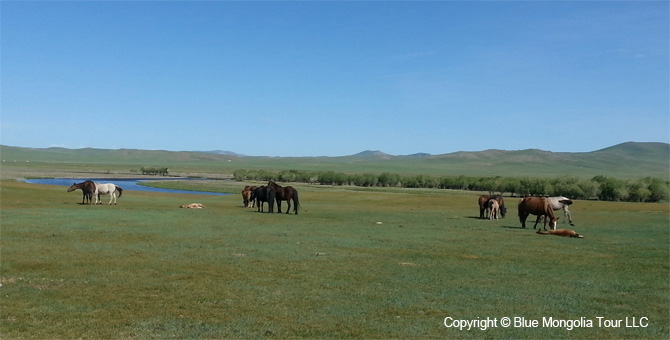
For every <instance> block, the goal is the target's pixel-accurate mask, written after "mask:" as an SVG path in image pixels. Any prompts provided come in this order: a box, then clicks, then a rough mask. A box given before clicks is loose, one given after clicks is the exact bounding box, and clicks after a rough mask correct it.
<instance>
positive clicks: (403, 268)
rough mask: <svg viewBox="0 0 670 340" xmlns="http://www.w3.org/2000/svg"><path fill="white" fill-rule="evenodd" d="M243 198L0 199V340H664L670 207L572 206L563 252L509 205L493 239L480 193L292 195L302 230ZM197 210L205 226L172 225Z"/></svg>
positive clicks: (55, 190) (316, 190) (7, 195)
mask: <svg viewBox="0 0 670 340" xmlns="http://www.w3.org/2000/svg"><path fill="white" fill-rule="evenodd" d="M244 184H245V183H236V182H231V181H204V180H203V181H188V182H179V183H176V184H172V185H177V186H182V187H183V186H185V187H187V188H192V189H193V188H195V189H208V190H215V191H224V192H234V193H235V194H234V195H230V196H209V195H186V194H161V193H152V192H138V191H130V190H126V191H124V193H123V196H122V197H121V198H119V200H118V202H119V203H118V205H116V206H108V205H98V206H87V205H80V204H78V203H79V202H81V192H80V191H77V192H71V193H68V192H66V191H65V189H66V188H64V187H61V186H49V185H37V184H26V183H23V182H18V181H15V180H11V179H5V180H2V181H0V223H1V227H2V229H1V232H2V233H1V241H0V242H1V243H0V244H1V249H2V253H1V258H0V260H1V262H0V264H1V267H0V269H1V271H0V283H2V286H1V287H0V297H1V298H0V337H2V338H3V339H75V338H82V339H85V338H92V339H103V338H112V339H117V338H123V339H151V338H155V339H170V338H176V339H188V338H199V339H200V338H209V339H223V338H245V339H246V338H366V339H368V338H405V339H416V338H426V339H427V338H430V339H436V338H440V339H450V338H475V339H480V338H515V339H519V338H527V339H529V338H530V339H536V338H592V339H603V338H607V339H667V338H668V337H669V336H670V281H669V278H670V268H669V267H670V256H669V253H670V235H669V228H668V227H669V224H668V222H669V221H670V219H669V217H670V216H669V212H670V211H669V206H668V205H667V204H639V203H637V204H636V203H614V202H598V201H577V202H576V203H575V204H574V205H573V206H572V208H571V210H572V211H573V219H574V221H575V224H576V225H575V226H574V227H570V226H567V224H561V226H560V227H566V226H567V227H568V228H571V229H574V230H576V231H577V232H579V233H582V234H584V235H585V236H586V237H585V238H584V239H569V238H561V237H556V236H546V235H537V234H535V232H534V231H533V230H532V229H520V228H519V226H520V224H519V221H518V218H516V216H515V215H516V214H515V207H516V200H517V199H515V198H511V197H505V200H506V203H507V206H508V208H509V213H508V216H507V217H506V218H505V219H503V220H498V221H488V220H480V219H478V218H477V217H478V214H479V211H478V207H477V203H476V202H477V195H478V194H477V193H472V192H452V191H448V190H410V189H399V188H393V189H390V188H370V189H365V188H351V187H328V186H318V185H297V186H296V187H297V189H298V190H299V192H300V199H301V203H302V204H301V205H302V206H301V210H300V213H299V215H293V214H291V215H287V214H281V215H280V214H267V213H264V214H261V213H257V212H256V210H255V209H247V208H244V207H242V202H241V196H240V195H239V191H240V190H241V189H242V187H243V186H244ZM103 201H104V202H107V200H103ZM192 202H199V203H203V204H204V205H206V206H207V209H203V210H191V209H180V208H179V205H180V204H187V203H192ZM284 209H285V207H284ZM447 317H450V318H453V319H459V320H460V319H464V320H477V319H480V320H481V319H486V318H491V319H494V318H495V319H497V320H498V327H489V328H488V329H486V330H481V329H479V328H473V329H470V330H459V329H455V328H453V327H452V328H447V327H445V326H444V320H445V318H447ZM504 317H509V318H512V320H514V318H515V317H519V318H520V317H523V318H525V319H526V320H539V322H540V325H539V326H538V327H525V328H523V327H514V325H512V326H510V327H502V326H501V323H500V320H502V318H504ZM543 317H544V318H549V317H551V318H553V319H554V320H580V319H582V318H583V319H585V320H591V321H592V322H593V324H592V326H591V327H576V328H573V329H571V330H569V329H567V328H566V327H545V326H543V324H542V318H543ZM598 317H602V318H604V319H602V320H605V319H607V320H626V318H628V321H629V325H630V322H632V321H634V320H632V318H636V319H635V320H636V322H638V323H639V321H640V320H641V318H645V319H642V320H646V321H645V322H644V323H643V324H644V325H645V326H646V327H626V324H624V323H621V324H620V326H619V327H605V326H604V325H603V326H599V325H598V319H597V318H598ZM638 326H639V324H638Z"/></svg>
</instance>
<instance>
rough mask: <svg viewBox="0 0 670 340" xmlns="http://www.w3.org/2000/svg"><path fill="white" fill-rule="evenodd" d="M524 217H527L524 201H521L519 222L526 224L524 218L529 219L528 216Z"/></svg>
mask: <svg viewBox="0 0 670 340" xmlns="http://www.w3.org/2000/svg"><path fill="white" fill-rule="evenodd" d="M524 215H525V214H524V200H521V202H519V222H521V223H522V224H523V222H524V217H527V216H524Z"/></svg>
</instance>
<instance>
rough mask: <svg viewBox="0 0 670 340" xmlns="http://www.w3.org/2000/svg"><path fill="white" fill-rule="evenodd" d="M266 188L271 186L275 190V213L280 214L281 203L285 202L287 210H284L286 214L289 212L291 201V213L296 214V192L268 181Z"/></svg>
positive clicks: (288, 187)
mask: <svg viewBox="0 0 670 340" xmlns="http://www.w3.org/2000/svg"><path fill="white" fill-rule="evenodd" d="M268 186H271V187H273V188H274V189H275V192H276V196H275V198H276V199H277V212H279V213H281V201H286V203H287V204H288V208H286V213H287V214H288V213H289V211H290V210H291V200H293V212H294V213H295V214H296V215H297V214H298V206H300V202H299V201H298V190H295V188H293V187H292V186H285V187H282V186H281V185H279V184H277V183H275V182H273V181H269V182H268Z"/></svg>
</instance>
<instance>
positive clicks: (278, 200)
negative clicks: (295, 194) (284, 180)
mask: <svg viewBox="0 0 670 340" xmlns="http://www.w3.org/2000/svg"><path fill="white" fill-rule="evenodd" d="M277 213H278V214H281V200H280V199H279V197H277Z"/></svg>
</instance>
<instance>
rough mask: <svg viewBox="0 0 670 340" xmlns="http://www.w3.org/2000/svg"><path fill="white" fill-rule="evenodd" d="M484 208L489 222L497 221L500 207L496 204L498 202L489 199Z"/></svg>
mask: <svg viewBox="0 0 670 340" xmlns="http://www.w3.org/2000/svg"><path fill="white" fill-rule="evenodd" d="M486 206H487V207H488V209H489V220H493V219H496V220H497V219H498V218H499V217H498V215H500V205H499V204H498V201H496V200H495V199H490V200H489V201H488V202H487V203H486Z"/></svg>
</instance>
